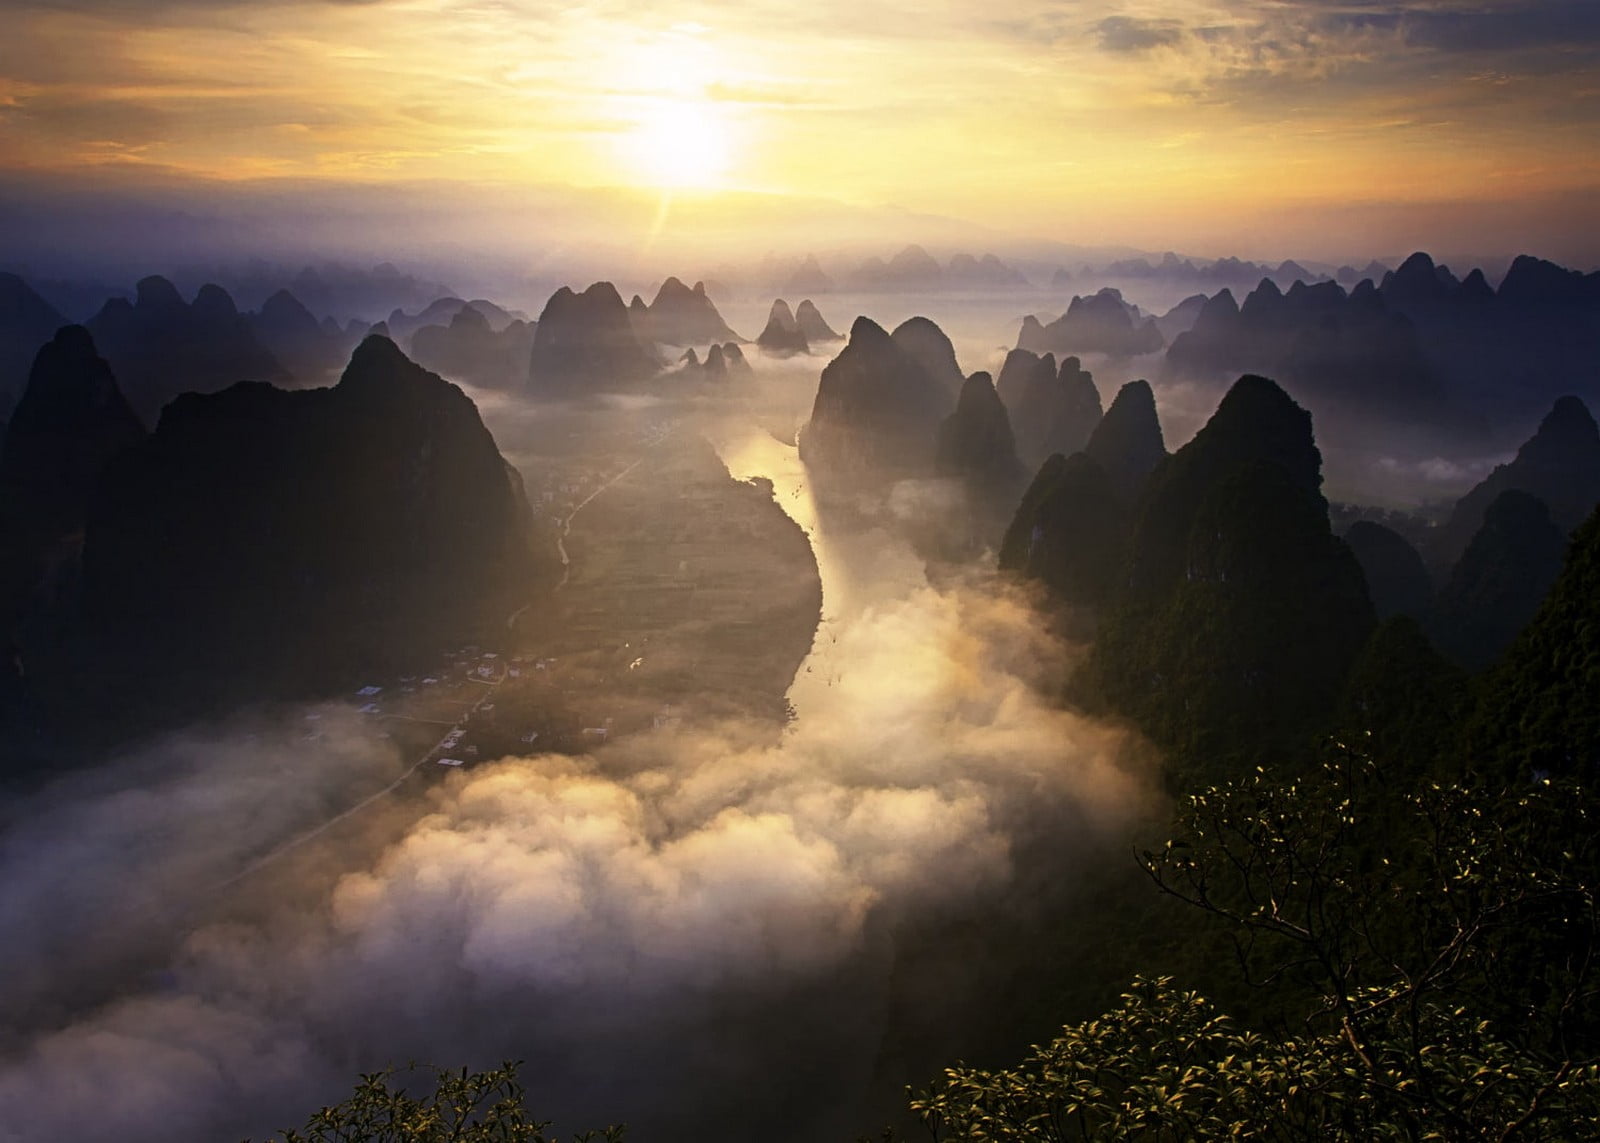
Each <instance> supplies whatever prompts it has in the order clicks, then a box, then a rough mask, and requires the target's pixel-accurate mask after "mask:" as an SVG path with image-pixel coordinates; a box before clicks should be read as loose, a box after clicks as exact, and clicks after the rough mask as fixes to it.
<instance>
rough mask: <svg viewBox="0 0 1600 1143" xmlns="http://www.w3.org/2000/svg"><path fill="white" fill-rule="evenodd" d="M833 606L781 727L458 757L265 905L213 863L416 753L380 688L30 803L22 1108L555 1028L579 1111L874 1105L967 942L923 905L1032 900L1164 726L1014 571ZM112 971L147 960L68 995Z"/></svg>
mask: <svg viewBox="0 0 1600 1143" xmlns="http://www.w3.org/2000/svg"><path fill="white" fill-rule="evenodd" d="M830 639H831V644H830V650H829V652H828V655H827V659H828V663H829V667H828V669H829V670H830V671H833V672H834V673H835V674H837V675H838V676H839V678H840V682H839V684H838V685H834V686H828V687H822V688H814V689H813V690H812V691H811V692H810V694H809V697H808V702H807V707H806V709H805V711H804V713H803V715H802V718H801V719H800V720H799V722H798V723H796V724H794V725H793V726H792V727H791V729H790V731H789V732H788V733H787V734H786V735H785V737H784V738H783V739H782V740H781V741H780V742H777V743H774V742H772V741H771V738H770V735H768V734H763V733H761V732H760V731H759V728H754V727H744V726H738V725H729V726H723V727H720V728H717V729H714V730H703V729H702V730H692V731H683V732H658V733H653V734H648V735H642V736H639V737H635V738H632V739H626V740H623V741H620V742H617V743H615V744H613V745H611V746H609V747H607V748H606V749H604V750H602V751H601V752H600V753H599V754H598V755H597V756H595V757H593V758H584V759H572V758H564V757H552V756H546V757H538V758H527V759H507V760H504V761H502V762H500V763H497V764H494V765H491V766H485V767H482V768H480V769H478V770H476V771H473V772H469V773H465V774H459V775H455V776H453V777H452V778H451V779H450V780H448V781H446V782H445V783H443V784H441V785H440V786H438V787H436V788H435V789H434V790H433V791H432V792H431V793H430V794H429V795H428V801H427V803H426V804H425V805H424V806H422V807H420V810H419V812H418V814H417V817H416V820H415V822H414V823H413V824H411V825H410V826H409V828H407V829H405V830H404V832H403V834H402V835H401V836H400V839H399V840H398V841H397V842H394V843H393V844H391V845H388V846H387V847H386V848H384V849H383V850H382V852H380V853H379V854H377V855H376V857H373V856H372V855H371V854H370V853H367V854H364V853H362V852H360V850H359V848H358V847H353V846H352V847H348V848H346V849H344V850H333V849H331V848H330V849H329V853H330V854H333V855H335V856H336V857H337V859H339V860H342V861H344V862H346V863H347V871H346V872H345V873H344V874H343V875H342V876H341V877H339V878H338V879H337V881H336V883H335V884H334V887H333V889H332V891H331V892H325V891H320V890H318V891H310V890H308V891H305V892H293V891H285V892H283V893H280V894H277V895H276V896H275V897H274V899H273V900H271V901H269V902H267V903H264V904H261V905H259V906H252V907H251V908H250V909H248V910H245V911H244V912H243V913H242V915H241V913H240V910H239V909H234V910H233V912H232V913H228V912H226V911H223V912H219V911H218V910H217V909H216V908H215V907H214V906H208V904H207V898H206V896H205V893H206V892H207V891H209V889H210V887H211V886H214V885H215V884H216V882H218V881H220V880H223V879H225V878H226V876H228V875H231V871H232V870H233V869H235V868H238V867H242V866H243V865H244V864H247V863H248V862H249V861H250V860H251V859H253V858H254V857H256V856H258V854H259V851H260V850H261V849H262V848H263V847H270V844H271V841H272V839H273V838H274V837H282V836H292V835H293V834H294V833H295V832H296V831H297V830H298V829H299V828H302V825H303V818H304V817H305V815H306V813H307V811H308V810H310V811H312V812H313V816H314V813H315V803H317V802H318V799H320V798H324V797H326V796H327V792H328V791H330V790H332V789H333V788H334V787H343V790H344V793H345V794H346V795H347V796H348V795H350V794H352V793H353V792H354V791H353V789H352V787H356V788H360V787H362V786H363V783H365V784H366V785H369V786H370V785H372V784H378V785H381V784H382V781H383V780H385V779H386V777H387V776H392V771H394V769H395V768H396V767H397V766H398V765H399V764H398V763H397V762H395V761H394V759H393V758H392V756H391V755H388V754H386V752H385V748H383V747H382V746H381V745H380V744H379V743H377V742H374V741H372V740H370V739H368V738H366V737H365V736H364V735H363V734H362V732H361V731H360V729H359V727H358V726H357V725H356V724H355V723H353V722H350V723H345V722H340V721H339V720H338V719H337V718H336V717H335V716H334V715H333V714H332V712H325V717H324V719H323V720H322V721H321V725H323V726H327V727H331V728H333V729H335V730H336V731H337V732H338V736H336V737H334V738H332V739H331V740H329V739H326V738H325V739H324V740H323V741H320V742H307V741H305V740H304V738H303V736H302V735H300V734H299V733H298V732H299V730H300V729H301V724H300V723H298V722H296V723H295V725H294V727H292V728H291V731H289V732H284V733H280V734H279V735H278V737H277V738H276V739H273V740H272V741H271V742H267V741H266V740H264V739H258V741H257V742H256V743H254V744H252V743H244V742H241V741H239V740H238V739H236V738H235V739H227V740H222V739H217V740H211V741H205V740H202V739H198V738H193V737H191V738H186V739H184V740H182V741H181V742H179V743H176V744H173V745H171V746H169V747H168V748H167V751H166V752H165V754H164V755H163V760H162V761H161V762H160V763H159V764H158V763H157V762H156V761H154V760H153V756H149V757H146V758H144V759H141V760H136V761H134V762H130V763H126V764H124V765H122V766H121V767H119V768H117V769H116V770H114V771H113V773H114V774H115V778H109V777H108V778H105V779H102V781H101V784H100V785H99V786H95V787H89V788H80V789H74V790H62V791H57V792H51V793H47V794H45V795H41V796H40V797H38V798H35V799H32V800H30V801H26V802H23V803H21V804H18V805H15V806H13V807H12V808H11V811H10V813H9V815H8V823H9V826H8V831H7V833H6V835H5V837H4V839H3V842H0V844H3V845H4V847H5V848H4V850H3V852H4V854H5V860H4V865H3V866H0V909H3V914H0V921H3V923H4V925H5V928H6V931H7V932H8V933H15V934H20V940H19V941H17V942H15V943H13V944H11V945H10V946H9V947H8V948H7V949H6V950H5V952H4V953H3V954H0V955H3V956H4V957H5V962H4V963H5V968H6V971H7V980H8V994H9V995H8V1001H9V1002H10V1003H11V1004H13V1005H14V1012H13V1015H12V1017H11V1019H10V1020H8V1024H11V1025H12V1026H13V1028H14V1029H15V1031H14V1032H13V1034H12V1035H11V1036H10V1037H9V1038H8V1040H7V1041H6V1043H5V1048H6V1054H5V1057H4V1060H3V1062H0V1139H5V1140H18V1141H21V1140H28V1141H34V1140H55V1139H73V1140H76V1141H80V1143H93V1141H95V1140H101V1139H105V1140H111V1139H116V1140H118V1141H119V1143H136V1141H139V1140H147V1139H148V1140H158V1139H159V1140H162V1141H163V1143H170V1141H173V1140H184V1139H202V1138H203V1139H220V1138H226V1137H228V1134H229V1133H230V1132H231V1133H233V1134H234V1135H235V1136H237V1135H238V1134H241V1133H245V1132H254V1133H256V1134H257V1135H258V1136H259V1135H261V1134H263V1133H264V1132H266V1131H268V1130H270V1129H272V1128H274V1127H278V1126H282V1125H284V1124H287V1123H294V1122H299V1121H301V1120H303V1119H304V1118H305V1116H306V1115H307V1114H308V1113H309V1112H310V1111H311V1110H314V1108H315V1107H316V1106H318V1105H319V1104H321V1103H325V1102H331V1101H334V1100H337V1099H339V1098H341V1097H342V1096H343V1095H344V1094H345V1093H346V1092H347V1091H348V1089H349V1087H350V1085H351V1084H352V1083H353V1081H354V1077H355V1075H356V1073H357V1071H358V1070H362V1069H371V1068H374V1067H378V1066H382V1065H384V1064H386V1063H404V1062H406V1061H408V1060H412V1059H421V1060H429V1061H434V1062H438V1063H440V1064H444V1065H453V1066H461V1065H463V1064H468V1065H475V1066H476V1065H483V1064H488V1063H493V1062H496V1061H498V1060H500V1059H502V1058H519V1059H524V1060H526V1061H528V1065H527V1068H526V1070H525V1078H526V1079H527V1081H528V1083H529V1087H530V1091H531V1093H532V1096H531V1102H532V1103H533V1104H534V1106H535V1107H536V1109H537V1110H538V1111H539V1112H540V1113H541V1114H542V1115H555V1116H558V1117H560V1118H561V1120H562V1122H563V1123H564V1124H565V1125H566V1126H568V1127H572V1126H584V1125H598V1124H601V1123H604V1122H608V1121H612V1120H617V1119H628V1120H630V1121H632V1122H633V1124H634V1126H635V1128H636V1129H637V1130H639V1131H640V1132H641V1133H642V1134H645V1135H649V1136H651V1137H666V1138H675V1137H678V1136H683V1137H687V1136H689V1135H693V1134H697V1133H698V1134H700V1135H703V1134H704V1132H705V1131H707V1130H708V1129H711V1128H713V1127H717V1128H719V1130H718V1131H717V1134H719V1135H723V1136H727V1135H741V1134H750V1135H752V1136H753V1135H755V1134H762V1135H763V1136H765V1137H777V1138H810V1137H815V1136H816V1135H817V1134H819V1133H821V1132H822V1131H823V1129H824V1127H825V1128H826V1130H828V1131H835V1130H849V1129H850V1128H851V1127H853V1126H856V1125H857V1124H855V1123H854V1122H853V1121H852V1119H851V1116H852V1114H854V1113H857V1112H858V1111H859V1107H860V1100H861V1099H862V1098H863V1095H864V1089H865V1088H866V1087H867V1086H869V1085H870V1084H871V1083H873V1082H874V1076H875V1075H878V1078H879V1079H880V1080H881V1078H882V1077H881V1075H879V1074H878V1073H881V1072H882V1069H883V1067H884V1064H883V1059H884V1057H885V1055H886V1047H885V1045H886V1043H887V1042H888V1041H887V1037H888V1036H889V1035H890V1033H891V1025H892V1024H893V1022H894V1016H893V1014H892V1009H893V1005H894V1000H893V997H894V995H895V994H896V992H897V990H899V991H902V992H903V991H904V989H905V987H906V985H905V984H904V980H905V978H906V965H908V964H909V963H911V962H913V961H915V960H916V959H917V958H918V957H925V956H930V955H935V952H936V950H930V949H928V948H926V947H923V946H922V945H921V944H919V943H918V941H919V939H920V938H914V937H913V936H912V934H913V933H916V934H924V935H925V934H926V933H928V932H930V931H936V930H937V929H938V927H939V926H940V925H941V924H945V923H953V922H954V921H955V920H956V919H958V918H963V917H969V916H974V915H978V914H981V913H983V912H984V911H985V910H992V909H994V908H996V907H997V903H999V902H1011V903H1012V905H1013V906H1014V907H1016V908H1026V907H1027V904H1028V901H1029V896H1028V894H1027V893H1025V892H1021V891H1019V889H1018V886H1019V884H1020V883H1021V882H1023V881H1027V882H1028V883H1030V884H1033V883H1036V882H1037V881H1038V880H1040V878H1041V875H1042V873H1043V872H1045V871H1042V870H1039V869H1030V868H1025V867H1024V866H1025V865H1026V863H1028V862H1030V861H1033V860H1035V859H1034V858H1033V857H1031V856H1027V855H1025V853H1024V851H1025V850H1027V849H1028V848H1029V847H1030V846H1038V845H1039V844H1040V843H1041V842H1043V841H1046V840H1047V841H1048V843H1049V848H1050V850H1051V851H1052V853H1053V854H1055V855H1056V856H1055V857H1054V858H1053V860H1054V861H1055V862H1056V863H1057V865H1058V868H1054V869H1052V870H1050V871H1049V873H1050V877H1051V879H1052V880H1054V881H1056V882H1058V883H1061V884H1070V883H1071V881H1072V880H1073V870H1074V868H1075V866H1074V864H1073V863H1074V862H1075V861H1076V862H1079V863H1080V864H1081V863H1082V862H1085V861H1089V860H1091V858H1090V855H1091V854H1092V853H1093V852H1094V850H1095V847H1096V844H1097V843H1098V842H1100V841H1103V840H1104V839H1107V838H1110V837H1113V836H1117V835H1118V832H1119V831H1120V830H1122V829H1124V828H1125V827H1126V826H1127V824H1128V822H1129V821H1130V818H1131V817H1132V816H1133V815H1135V814H1137V813H1139V812H1140V811H1141V810H1143V809H1145V808H1148V805H1149V793H1148V789H1149V787H1148V785H1147V783H1146V780H1145V775H1144V773H1143V772H1142V770H1141V769H1140V766H1139V762H1138V757H1139V750H1138V747H1137V745H1136V744H1135V743H1132V742H1130V741H1129V740H1128V739H1127V738H1126V737H1125V736H1124V735H1123V734H1121V733H1120V732H1117V731H1113V730H1110V729H1107V728H1105V727H1102V726H1099V725H1096V724H1093V723H1091V722H1089V721H1087V720H1085V719H1082V718H1080V717H1078V716H1075V715H1073V714H1071V713H1067V712H1063V711H1060V710H1056V709H1052V708H1051V707H1050V706H1049V705H1048V704H1047V703H1045V702H1044V701H1043V700H1042V699H1041V698H1040V697H1039V694H1038V692H1037V691H1036V689H1035V688H1034V686H1033V685H1032V684H1033V683H1034V682H1035V681H1037V679H1038V678H1039V677H1041V672H1045V671H1055V670H1058V669H1059V668H1060V667H1061V665H1062V658H1061V657H1062V655H1064V654H1066V653H1068V652H1066V651H1065V650H1064V649H1063V648H1060V647H1058V646H1055V645H1053V644H1052V643H1051V642H1050V640H1049V639H1048V638H1046V637H1045V636H1044V635H1042V634H1041V632H1040V630H1039V623H1038V621H1037V619H1036V618H1035V616H1034V615H1033V614H1032V613H1031V612H1030V611H1029V610H1028V608H1027V607H1026V606H1025V605H1024V604H1022V603H1021V602H1019V601H1018V600H1015V599H1013V598H1011V597H1009V596H1007V595H1005V594H1004V593H1000V592H998V591H995V590H990V589H985V590H981V591H976V590H958V591H951V592H945V593H940V592H935V591H933V590H931V589H924V590H920V591H917V592H914V593H913V594H912V595H911V596H909V597H907V598H902V599H899V600H897V601H894V602H892V603H888V604H879V605H875V606H872V607H869V608H867V609H866V610H865V611H864V612H863V613H861V614H859V615H858V616H855V617H854V618H852V619H851V621H850V622H849V623H848V624H839V625H838V626H837V628H836V629H835V631H834V633H833V635H831V636H830ZM289 740H292V741H293V742H294V743H295V744H296V745H297V746H298V747H300V749H291V750H289V751H288V752H287V753H285V752H283V747H284V745H285V743H286V741H289ZM308 802H309V803H313V805H309V806H308V804H307V803H308ZM108 887H109V888H108ZM147 930H148V931H147ZM163 938H165V943H163ZM62 949H67V950H73V949H80V950H88V954H89V955H87V957H86V959H85V958H82V957H77V956H75V955H68V956H65V957H64V958H63V957H62V955H61V950H62ZM998 955H1004V953H1003V952H1001V953H1000V954H998ZM118 969H120V970H121V972H120V975H119V974H118V973H117V972H116V971H114V970H118ZM85 978H88V979H92V980H97V981H100V982H101V984H102V986H103V985H104V982H105V981H106V980H108V979H115V981H116V985H117V986H116V988H115V989H110V990H107V991H106V992H105V994H104V996H103V997H102V998H101V999H100V1000H98V1001H96V1002H95V1003H94V1004H89V1005H81V1006H73V1005H63V1004H61V1003H60V1002H59V1000H58V999H57V998H56V994H57V993H59V992H61V991H62V990H64V989H65V990H70V989H71V988H72V987H73V986H74V984H75V983H76V982H77V981H79V980H81V979H85ZM13 980H17V981H21V982H23V986H22V987H21V988H20V989H18V988H14V987H12V985H11V981H13ZM952 1003H954V1001H953V1000H952ZM91 1093H92V1098H91V1097H90V1095H91ZM808 1093H809V1094H808ZM830 1116H831V1118H830ZM761 1117H765V1118H761ZM773 1117H776V1118H773Z"/></svg>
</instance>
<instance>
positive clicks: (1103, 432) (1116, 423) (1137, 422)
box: [1083, 381, 1167, 503]
mask: <svg viewBox="0 0 1600 1143" xmlns="http://www.w3.org/2000/svg"><path fill="white" fill-rule="evenodd" d="M1083 451H1084V452H1086V453H1087V454H1088V455H1089V456H1090V457H1091V458H1093V460H1094V462H1095V463H1096V464H1098V465H1099V466H1100V468H1101V470H1102V471H1103V472H1104V473H1105V474H1106V477H1107V479H1109V480H1110V481H1111V486H1112V487H1113V488H1115V489H1116V490H1117V492H1118V494H1119V495H1121V496H1122V497H1123V498H1124V499H1125V500H1127V501H1128V502H1129V503H1132V502H1133V500H1134V498H1135V497H1136V496H1137V494H1138V491H1139V489H1140V488H1142V487H1143V486H1144V482H1145V479H1146V478H1147V477H1148V476H1149V475H1150V474H1151V473H1152V472H1154V471H1155V469H1156V466H1158V465H1159V464H1160V463H1161V462H1162V461H1164V460H1166V459H1167V446H1166V441H1165V440H1164V439H1163V438H1162V436H1161V421H1160V420H1159V419H1158V418H1157V416H1156V397H1155V394H1154V393H1153V392H1152V391H1151V389H1150V383H1149V382H1148V381H1129V382H1128V383H1127V384H1126V385H1124V386H1123V387H1122V388H1121V389H1119V390H1117V395H1116V397H1115V398H1114V399H1113V400H1112V402H1111V408H1109V409H1107V410H1106V414H1105V416H1104V417H1102V418H1100V423H1099V424H1098V425H1096V426H1095V430H1094V432H1093V433H1091V434H1090V436H1089V443H1088V444H1086V445H1085V446H1084V450H1083Z"/></svg>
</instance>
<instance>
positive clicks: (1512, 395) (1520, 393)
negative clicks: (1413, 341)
mask: <svg viewBox="0 0 1600 1143" xmlns="http://www.w3.org/2000/svg"><path fill="white" fill-rule="evenodd" d="M1382 295H1383V298H1384V300H1385V302H1386V303H1387V304H1388V306H1389V308H1390V309H1392V310H1394V311H1396V312H1399V313H1402V314H1404V315H1405V316H1406V317H1407V318H1408V319H1409V320H1410V321H1411V323H1412V324H1413V326H1414V327H1415V328H1416V331H1417V337H1418V341H1419V344H1420V346H1421V349H1422V353H1423V356H1424V357H1425V359H1426V360H1427V362H1428V364H1429V366H1430V367H1431V368H1432V369H1433V370H1434V371H1435V372H1436V373H1437V374H1438V375H1439V376H1440V377H1442V378H1444V379H1446V380H1447V381H1448V383H1449V385H1450V388H1451V391H1452V392H1453V393H1454V394H1456V395H1458V396H1459V398H1460V399H1461V400H1463V401H1465V402H1468V403H1470V405H1471V406H1472V407H1474V408H1477V409H1481V410H1483V411H1484V412H1485V413H1486V414H1487V416H1488V418H1489V421H1490V424H1491V425H1498V424H1506V423H1510V422H1514V421H1515V420H1517V419H1519V418H1521V417H1525V416H1528V415H1530V414H1531V413H1532V412H1534V411H1535V410H1537V409H1538V408H1541V407H1543V406H1545V405H1547V404H1548V403H1549V402H1550V401H1552V400H1554V399H1555V398H1556V397H1557V396H1559V395H1561V394H1562V393H1564V392H1571V391H1573V390H1574V389H1576V390H1577V391H1578V392H1579V393H1580V395H1584V396H1587V397H1589V398H1591V399H1592V398H1594V397H1596V396H1600V394H1597V392H1596V391H1595V389H1594V388H1593V387H1592V386H1593V384H1594V383H1593V381H1592V380H1591V378H1592V376H1593V368H1592V363H1593V362H1594V361H1595V360H1596V359H1600V274H1581V273H1578V272H1577V271H1573V270H1567V269H1564V268H1562V267H1560V266H1557V265H1555V264H1554V263H1552V262H1546V261H1543V260H1541V259H1538V258H1530V257H1528V256H1527V255H1523V256H1521V257H1518V258H1517V259H1516V260H1515V261H1514V262H1513V263H1512V264H1511V268H1510V269H1509V270H1508V271H1507V273H1506V276H1505V278H1504V279H1503V280H1502V281H1501V283H1500V287H1499V289H1498V290H1493V289H1491V288H1490V286H1489V283H1488V280H1487V279H1486V278H1485V277H1484V275H1483V273H1482V272H1481V271H1480V270H1474V271H1473V272H1472V273H1469V274H1468V275H1467V277H1466V278H1465V279H1463V280H1462V281H1459V282H1458V281H1456V278H1455V275H1453V274H1451V273H1450V272H1449V270H1448V269H1447V268H1445V267H1442V266H1436V265H1434V263H1433V260H1432V259H1431V258H1430V257H1429V256H1428V255H1427V254H1425V253H1421V252H1419V253H1416V254H1413V255H1411V257H1409V258H1407V259H1406V261H1405V262H1404V263H1403V264H1402V265H1401V266H1400V267H1399V269H1397V270H1396V271H1395V272H1394V273H1393V274H1392V275H1390V276H1389V277H1387V278H1386V279H1385V280H1384V283H1383V288H1382Z"/></svg>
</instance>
